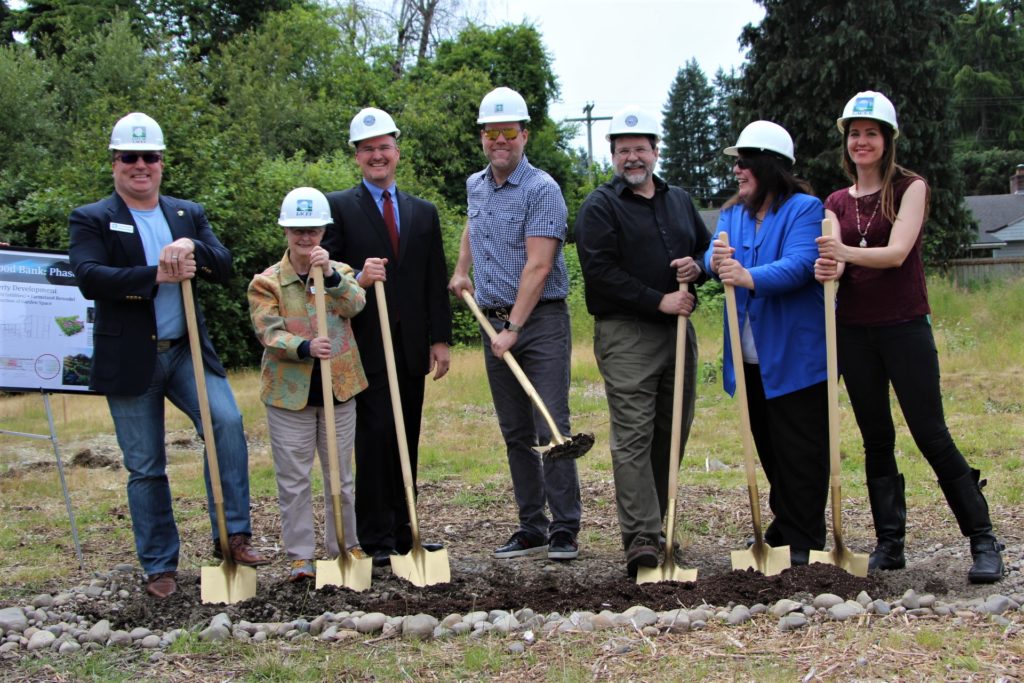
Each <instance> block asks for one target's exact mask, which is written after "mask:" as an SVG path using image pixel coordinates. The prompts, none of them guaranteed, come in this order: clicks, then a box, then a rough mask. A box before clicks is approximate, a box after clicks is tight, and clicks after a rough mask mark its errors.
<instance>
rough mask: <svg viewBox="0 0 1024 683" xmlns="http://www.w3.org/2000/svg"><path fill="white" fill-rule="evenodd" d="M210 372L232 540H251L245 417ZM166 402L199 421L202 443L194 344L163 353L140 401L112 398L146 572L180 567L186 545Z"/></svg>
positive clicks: (206, 469)
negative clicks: (176, 504) (170, 469)
mask: <svg viewBox="0 0 1024 683" xmlns="http://www.w3.org/2000/svg"><path fill="white" fill-rule="evenodd" d="M204 372H205V376H206V391H207V394H208V396H209V402H210V414H211V417H212V420H213V431H214V439H215V444H216V447H217V463H218V465H219V469H220V478H221V486H222V488H223V491H224V515H225V517H226V520H227V529H228V534H251V533H252V529H251V526H250V524H249V469H248V468H249V451H248V449H247V447H246V444H245V433H244V432H243V430H242V415H241V413H239V411H238V407H237V406H236V405H235V397H234V395H233V394H232V393H231V387H230V386H229V385H228V381H227V379H226V378H224V377H220V376H219V375H216V374H214V373H212V372H210V370H209V368H206V367H205V366H204ZM164 397H166V398H167V399H169V400H170V401H171V403H173V404H174V405H175V406H177V407H178V408H179V409H180V410H181V411H182V412H183V413H185V414H186V415H187V416H188V417H189V419H191V420H192V424H194V425H195V427H196V431H197V432H198V433H199V436H200V437H203V428H202V422H201V417H200V414H199V399H198V396H197V393H196V383H195V377H194V376H193V371H192V362H191V356H190V354H189V347H188V344H179V345H178V346H175V347H173V348H171V349H170V350H168V351H165V352H164V353H161V354H157V363H156V368H155V370H154V371H153V379H152V381H151V382H150V384H149V388H148V389H146V391H145V393H143V394H142V395H141V396H107V405H109V406H110V415H111V417H113V419H114V429H115V431H116V432H117V443H118V445H119V446H120V447H121V451H122V453H123V455H124V466H125V469H127V470H128V509H129V510H130V511H131V515H132V531H133V532H134V533H135V551H136V553H137V554H138V556H139V562H140V563H141V564H142V568H143V569H144V570H145V572H146V573H147V574H155V573H157V572H165V571H172V570H175V569H177V568H178V549H179V547H180V542H179V539H178V528H177V526H175V524H174V512H173V510H172V509H171V487H170V484H169V483H168V481H167V451H166V450H165V448H164ZM204 461H205V457H204ZM204 464H205V467H204V470H203V475H204V477H205V479H206V502H207V506H208V508H209V513H210V523H211V525H212V527H213V536H214V538H215V540H216V537H217V517H216V514H215V510H214V504H213V494H212V492H211V487H210V469H209V463H208V462H204Z"/></svg>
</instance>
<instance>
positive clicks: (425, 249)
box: [321, 108, 452, 566]
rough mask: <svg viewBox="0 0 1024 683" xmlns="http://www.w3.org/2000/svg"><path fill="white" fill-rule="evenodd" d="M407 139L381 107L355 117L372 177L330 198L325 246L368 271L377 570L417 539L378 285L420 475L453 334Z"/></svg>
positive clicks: (362, 515)
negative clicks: (430, 401)
mask: <svg viewBox="0 0 1024 683" xmlns="http://www.w3.org/2000/svg"><path fill="white" fill-rule="evenodd" d="M398 136H399V130H398V128H397V127H396V126H395V122H394V120H393V119H392V118H391V116H390V115H388V113H387V112H385V111H382V110H380V109H373V108H368V109H363V110H362V111H361V112H359V113H358V114H356V116H355V118H353V119H352V124H351V126H350V135H349V144H351V145H353V146H354V147H355V159H356V163H357V164H358V165H359V168H360V170H361V171H362V174H363V180H362V182H360V183H359V184H358V185H356V186H355V187H353V188H351V189H348V190H344V191H341V192H332V193H330V194H328V195H327V200H328V202H329V203H330V207H331V217H332V218H333V219H334V223H333V224H331V225H330V226H328V228H327V234H326V235H324V238H323V242H322V243H321V245H322V246H323V247H324V248H325V249H327V251H328V252H330V255H331V258H332V259H335V260H338V261H342V262H344V263H347V264H349V265H351V266H352V267H353V268H355V269H357V270H359V269H361V270H359V273H358V276H357V279H358V280H359V284H360V285H361V286H362V287H363V288H364V289H366V290H367V292H366V308H365V309H363V312H362V313H360V314H359V315H358V316H356V317H355V318H354V319H353V320H352V328H353V330H354V332H355V336H356V342H357V343H358V345H359V353H360V356H361V357H362V361H363V369H364V370H365V371H366V377H367V379H368V380H369V382H370V386H369V388H368V389H366V390H365V391H363V392H362V393H360V394H358V395H357V396H356V448H355V451H356V525H357V528H358V530H359V541H360V544H361V545H362V547H363V550H364V551H365V552H366V553H367V554H369V555H372V556H373V561H374V564H375V565H376V566H384V565H387V564H388V563H389V562H390V557H391V555H393V554H396V553H398V554H405V553H407V552H409V549H410V547H411V544H412V535H411V530H410V527H409V513H408V509H407V506H406V500H405V487H404V485H403V481H402V470H401V467H400V460H399V453H398V440H397V437H396V435H395V421H394V412H393V410H392V407H391V396H390V393H389V389H388V377H387V367H386V365H385V360H384V343H383V339H382V334H381V329H380V321H379V315H378V311H377V297H376V295H375V294H374V290H373V283H374V282H376V281H377V280H383V281H384V288H385V293H386V294H385V295H386V297H387V308H388V313H389V314H390V324H391V337H392V341H393V344H394V350H395V364H396V366H397V374H398V384H399V390H400V394H401V397H402V412H403V417H404V418H405V434H406V438H407V439H408V446H409V459H410V464H411V466H412V473H413V478H414V479H415V476H416V461H417V445H418V443H419V434H420V418H421V415H422V412H423V394H424V381H423V380H424V377H425V375H427V374H428V373H429V372H431V371H433V372H434V379H435V380H437V379H440V378H441V377H443V376H444V375H445V373H447V372H448V366H449V362H450V360H449V353H448V345H449V344H450V343H451V331H452V330H451V328H452V320H451V307H450V305H449V303H448V292H447V291H446V283H447V280H448V270H447V267H446V265H445V260H444V248H443V245H442V241H441V223H440V220H439V218H438V215H437V209H436V208H435V207H434V205H433V204H431V203H430V202H427V201H424V200H422V199H419V198H417V197H414V196H412V195H410V194H406V193H405V192H399V191H398V189H397V187H396V186H395V169H396V167H397V165H398V160H399V156H400V152H399V149H398ZM423 546H424V547H425V548H427V549H428V550H431V549H437V548H440V546H439V545H436V544H430V543H424V544H423Z"/></svg>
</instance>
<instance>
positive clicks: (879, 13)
mask: <svg viewBox="0 0 1024 683" xmlns="http://www.w3.org/2000/svg"><path fill="white" fill-rule="evenodd" d="M759 2H760V3H761V4H762V5H763V6H764V7H765V10H766V13H765V17H764V20H763V21H762V22H761V24H760V25H758V26H754V25H748V26H746V27H745V28H744V30H743V33H742V35H741V38H740V42H741V44H742V45H743V46H744V47H746V48H747V49H748V50H749V52H748V60H749V61H748V64H747V67H746V69H745V71H744V75H743V96H742V98H741V101H740V104H741V111H742V113H743V114H744V116H743V119H744V120H743V121H742V123H744V124H745V123H747V122H749V121H752V120H755V119H769V120H772V121H775V122H777V123H779V124H781V125H783V126H784V127H785V128H786V129H787V130H788V131H789V132H790V134H791V135H792V136H793V139H794V142H795V144H796V157H797V167H796V168H797V172H798V173H800V174H801V175H803V176H804V177H805V178H807V179H808V180H809V181H810V182H811V184H812V185H813V186H814V188H815V190H817V191H818V193H819V194H820V195H822V196H824V195H826V194H828V193H829V192H831V191H832V190H834V189H836V188H838V187H840V186H843V185H845V184H847V182H848V181H847V180H846V179H845V178H844V177H843V176H842V173H841V169H840V164H839V158H840V157H839V154H840V146H841V138H840V137H839V133H838V132H837V131H836V128H835V120H836V117H837V116H838V115H839V114H840V113H841V112H842V108H843V105H844V104H845V103H846V102H847V100H849V99H850V97H852V96H853V95H854V94H855V93H857V92H858V91H861V90H878V91H880V92H883V93H885V94H886V95H887V96H888V97H889V98H890V99H891V100H892V101H893V103H894V104H895V105H896V110H897V112H898V114H899V119H900V138H899V141H898V142H899V154H898V158H899V161H900V162H901V163H902V164H903V165H905V166H907V167H909V168H912V169H914V170H916V171H918V172H920V173H921V174H922V175H923V176H924V177H925V178H927V179H928V181H929V183H930V185H931V188H932V210H931V217H930V219H929V222H928V226H927V228H926V230H925V253H926V258H927V259H928V260H929V262H932V263H935V262H942V261H944V260H946V259H949V258H952V257H954V256H956V255H958V254H959V253H960V252H961V251H962V249H963V247H964V246H965V245H966V244H967V242H968V239H969V236H970V229H971V228H970V218H969V213H968V212H967V210H966V208H964V206H963V203H962V197H963V182H962V179H961V177H960V175H959V172H958V171H957V169H956V167H955V166H954V164H953V163H952V149H951V144H950V143H951V139H952V130H951V125H950V116H949V101H950V89H949V83H948V79H946V78H943V70H942V63H941V61H940V55H939V49H940V48H939V46H941V45H942V44H943V43H944V42H946V41H947V40H949V39H950V37H951V36H952V23H953V20H954V19H955V17H956V16H957V15H958V14H959V13H960V12H961V11H962V8H963V5H962V3H961V2H960V1H959V0H872V1H871V2H862V3H827V4H824V5H823V4H822V3H819V2H812V1H811V0H785V1H783V0H759Z"/></svg>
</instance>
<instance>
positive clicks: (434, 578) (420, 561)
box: [391, 546, 452, 588]
mask: <svg viewBox="0 0 1024 683" xmlns="http://www.w3.org/2000/svg"><path fill="white" fill-rule="evenodd" d="M391 571H392V572H394V574H395V576H399V577H401V578H403V579H405V580H406V581H408V582H409V583H411V584H412V585H414V586H419V587H420V588H422V587H424V586H434V585H436V584H439V583H449V582H450V581H451V580H452V570H451V567H450V566H449V564H448V551H447V550H446V549H445V548H441V549H439V550H424V549H423V547H422V546H417V547H414V548H413V549H412V550H410V551H409V552H408V553H406V554H405V555H392V556H391Z"/></svg>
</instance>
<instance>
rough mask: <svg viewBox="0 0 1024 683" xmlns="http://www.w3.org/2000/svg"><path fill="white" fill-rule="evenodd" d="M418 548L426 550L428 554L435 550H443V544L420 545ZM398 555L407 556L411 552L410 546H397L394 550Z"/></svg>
mask: <svg viewBox="0 0 1024 683" xmlns="http://www.w3.org/2000/svg"><path fill="white" fill-rule="evenodd" d="M420 547H421V548H423V549H424V550H426V551H427V552H428V553H432V552H435V551H437V550H444V543H422V542H421V543H420ZM396 550H397V551H398V554H399V555H408V554H409V553H410V552H412V545H409V546H398V548H397V549H396Z"/></svg>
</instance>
